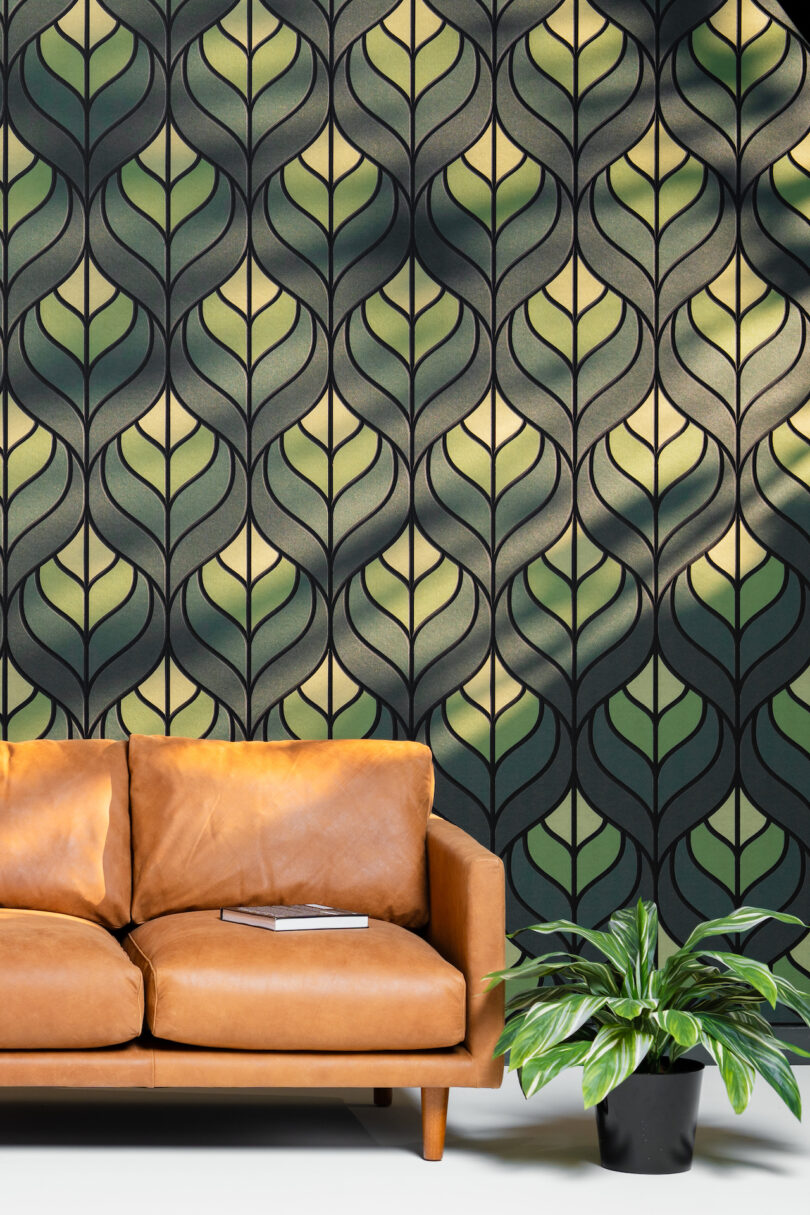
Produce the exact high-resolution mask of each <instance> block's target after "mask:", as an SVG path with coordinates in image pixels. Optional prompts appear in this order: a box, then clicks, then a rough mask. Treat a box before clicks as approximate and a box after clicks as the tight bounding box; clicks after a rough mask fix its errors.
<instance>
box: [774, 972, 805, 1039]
mask: <svg viewBox="0 0 810 1215" xmlns="http://www.w3.org/2000/svg"><path fill="white" fill-rule="evenodd" d="M773 981H774V983H775V984H776V998H777V999H778V1000H779V1003H780V1004H784V1005H785V1007H786V1008H791V1009H793V1011H794V1012H795V1013H798V1014H799V1016H800V1017H801V1019H802V1020H803V1021H804V1023H805V1025H808V1026H810V995H808V994H807V992H804V991H799V989H798V987H794V986H793V984H792V983H789V982H788V980H787V979H783V978H782V977H781V976H780V975H773Z"/></svg>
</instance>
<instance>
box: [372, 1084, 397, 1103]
mask: <svg viewBox="0 0 810 1215" xmlns="http://www.w3.org/2000/svg"><path fill="white" fill-rule="evenodd" d="M393 1098H394V1090H393V1089H392V1088H375V1090H374V1104H375V1105H382V1106H385V1105H390V1104H391V1102H392V1100H393Z"/></svg>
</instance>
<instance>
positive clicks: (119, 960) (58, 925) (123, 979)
mask: <svg viewBox="0 0 810 1215" xmlns="http://www.w3.org/2000/svg"><path fill="white" fill-rule="evenodd" d="M142 1023H143V981H142V979H141V974H140V971H139V970H138V968H137V967H136V966H133V965H132V963H131V962H130V960H129V958H128V957H127V955H126V954H125V953H124V951H123V949H122V948H121V946H120V945H119V944H118V942H117V941H116V939H115V937H113V936H112V935H111V934H110V933H109V932H107V930H106V929H104V928H102V927H101V926H100V925H98V924H93V923H91V922H90V921H89V920H80V919H77V918H76V917H74V916H69V915H61V914H59V913H56V912H48V911H27V910H26V911H17V910H13V909H11V908H7V907H3V908H0V1050H36V1049H42V1050H47V1049H54V1050H82V1049H85V1048H87V1047H93V1046H113V1045H115V1044H117V1043H121V1042H128V1041H129V1040H130V1039H131V1038H137V1037H138V1035H139V1033H140V1032H141V1026H142Z"/></svg>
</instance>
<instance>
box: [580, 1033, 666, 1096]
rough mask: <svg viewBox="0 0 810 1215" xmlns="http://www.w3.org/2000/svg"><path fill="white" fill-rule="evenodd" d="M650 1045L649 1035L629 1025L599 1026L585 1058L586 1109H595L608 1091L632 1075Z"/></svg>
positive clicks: (583, 1075) (583, 1085)
mask: <svg viewBox="0 0 810 1215" xmlns="http://www.w3.org/2000/svg"><path fill="white" fill-rule="evenodd" d="M651 1045H652V1035H651V1034H642V1033H639V1030H636V1029H633V1027H631V1025H602V1027H601V1029H600V1030H599V1033H597V1034H596V1036H595V1039H594V1041H593V1044H591V1047H590V1050H589V1051H588V1056H587V1057H585V1062H584V1067H583V1073H582V1095H583V1097H584V1101H585V1109H589V1108H590V1107H591V1106H595V1104H596V1103H597V1102H600V1101H601V1100H602V1097H605V1096H606V1095H607V1093H608V1092H610V1091H611V1089H614V1087H616V1086H617V1085H618V1084H621V1083H622V1080H627V1078H628V1075H630V1074H631V1073H633V1072H635V1069H636V1068H638V1066H639V1063H640V1062H641V1059H642V1058H644V1056H645V1055H646V1053H647V1051H648V1050H650V1047H651Z"/></svg>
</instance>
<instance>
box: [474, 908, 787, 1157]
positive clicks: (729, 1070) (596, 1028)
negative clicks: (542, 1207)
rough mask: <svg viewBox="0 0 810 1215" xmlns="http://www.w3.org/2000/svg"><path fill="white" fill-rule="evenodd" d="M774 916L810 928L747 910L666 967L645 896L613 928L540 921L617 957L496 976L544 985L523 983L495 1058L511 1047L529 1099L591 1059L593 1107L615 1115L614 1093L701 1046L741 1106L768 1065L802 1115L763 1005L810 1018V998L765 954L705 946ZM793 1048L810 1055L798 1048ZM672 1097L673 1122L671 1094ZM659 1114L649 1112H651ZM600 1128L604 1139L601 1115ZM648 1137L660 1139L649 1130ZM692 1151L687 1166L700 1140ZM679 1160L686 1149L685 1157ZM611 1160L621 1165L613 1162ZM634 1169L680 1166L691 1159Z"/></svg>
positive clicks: (586, 1072)
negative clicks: (762, 958) (659, 960)
mask: <svg viewBox="0 0 810 1215" xmlns="http://www.w3.org/2000/svg"><path fill="white" fill-rule="evenodd" d="M767 919H776V920H781V921H782V922H783V923H786V924H796V925H799V926H802V927H804V925H803V924H802V921H801V920H799V919H797V918H796V916H792V915H786V914H784V913H782V912H774V911H768V910H764V909H762V908H758V907H740V908H739V909H738V910H736V911H733V912H731V913H730V914H729V915H727V916H723V917H722V918H721V919H716V920H708V921H706V922H705V923H702V924H698V926H697V927H696V928H695V929H694V931H693V932H692V933H691V935H690V936H689V938H688V939H687V941H686V942H685V943H684V945H683V946H682V947H681V948H680V949H678V950H677V952H675V953H674V954H672V955H671V956H670V957H669V958H667V960H666V961H665V962H664V964H663V965H662V966H661V967H660V968H659V967H656V965H655V957H656V947H657V941H658V912H657V909H656V906H655V904H654V903H651V902H644V901H642V900H639V902H638V903H637V904H636V906H635V907H628V908H625V909H624V910H622V911H617V912H616V913H615V914H614V915H613V916H612V918H611V920H610V923H609V931H608V932H599V931H596V930H590V929H586V928H580V927H579V925H577V924H574V923H572V922H570V921H568V920H554V921H551V922H549V923H545V924H535V925H533V926H532V927H531V928H530V929H529V930H528V931H531V932H537V933H541V934H548V933H568V934H571V935H573V936H578V937H581V938H582V939H583V940H585V941H588V942H590V944H591V945H592V946H594V947H595V949H596V950H598V952H599V953H600V954H602V956H603V958H604V959H605V960H604V961H599V962H596V961H590V960H587V959H585V958H581V957H579V956H577V955H574V954H571V953H565V952H561V951H555V952H554V953H548V954H543V955H542V956H541V957H537V958H532V959H529V960H526V961H524V962H522V963H520V964H519V965H517V966H513V967H510V968H509V969H507V970H502V971H496V972H494V973H493V974H490V975H487V976H486V977H487V978H488V979H490V980H491V982H490V987H494V986H495V985H497V984H498V983H501V982H504V983H509V982H512V981H515V980H520V981H521V983H522V984H523V985H525V982H526V980H534V981H536V982H538V983H540V984H543V985H541V986H536V987H532V988H531V989H529V990H521V991H519V992H518V993H517V994H516V995H514V996H512V997H511V999H509V1000H508V1001H507V1004H506V1018H507V1020H506V1026H505V1028H504V1031H503V1033H502V1034H501V1037H500V1039H499V1041H498V1043H497V1045H496V1047H495V1054H496V1055H502V1054H506V1053H507V1052H508V1053H509V1070H510V1071H515V1070H517V1071H518V1073H519V1076H520V1083H521V1087H522V1089H523V1092H524V1093H525V1095H526V1096H527V1097H529V1096H531V1095H532V1094H533V1093H536V1092H537V1091H538V1090H539V1089H540V1088H542V1087H543V1085H545V1084H547V1083H548V1082H549V1081H550V1080H552V1079H553V1078H554V1077H555V1076H556V1075H558V1074H559V1073H560V1072H562V1071H563V1070H565V1069H566V1068H569V1067H576V1066H580V1065H581V1066H582V1068H583V1076H582V1091H583V1096H584V1099H585V1107H586V1109H587V1108H589V1107H591V1106H597V1116H598V1117H599V1115H600V1113H601V1114H603V1115H604V1114H605V1113H606V1111H607V1107H608V1103H607V1102H606V1098H607V1096H608V1094H609V1093H612V1092H613V1091H614V1090H616V1089H617V1088H618V1086H620V1085H623V1084H624V1082H625V1081H628V1080H629V1079H630V1078H631V1077H633V1076H668V1075H677V1074H682V1073H683V1072H685V1071H687V1070H690V1069H691V1070H695V1069H696V1068H698V1067H699V1066H700V1065H698V1064H694V1063H691V1064H689V1063H688V1062H687V1061H685V1060H684V1061H682V1060H681V1057H682V1056H683V1055H685V1054H686V1052H687V1051H689V1050H690V1049H691V1048H692V1047H694V1046H698V1045H701V1046H703V1047H705V1049H706V1050H707V1051H708V1052H709V1054H710V1055H711V1056H712V1058H713V1059H714V1061H715V1062H716V1063H717V1066H718V1068H719V1071H720V1075H721V1076H722V1079H723V1083H724V1084H725V1087H726V1092H727V1093H728V1096H729V1100H730V1101H731V1105H732V1107H733V1109H734V1111H735V1113H738V1114H739V1113H742V1111H743V1110H744V1109H745V1107H746V1105H747V1104H748V1100H749V1098H750V1096H751V1091H752V1088H753V1084H754V1078H755V1075H756V1073H759V1075H761V1076H762V1077H763V1078H764V1079H765V1080H766V1081H767V1082H768V1084H770V1085H771V1086H772V1088H774V1089H775V1090H776V1092H777V1093H778V1094H779V1096H780V1097H781V1098H782V1099H783V1100H784V1101H785V1103H786V1104H787V1106H788V1107H789V1108H790V1110H791V1111H792V1112H793V1113H794V1114H795V1115H796V1117H797V1118H800V1117H801V1098H800V1095H799V1089H798V1086H797V1084H796V1079H795V1077H794V1075H793V1072H792V1070H791V1067H790V1064H789V1062H788V1060H787V1058H786V1057H785V1053H784V1050H785V1044H784V1043H782V1042H780V1041H779V1040H778V1039H777V1038H776V1037H775V1036H774V1034H773V1031H772V1029H771V1027H770V1025H769V1024H768V1022H767V1021H766V1020H765V1018H764V1017H763V1016H762V1013H761V1011H760V1010H761V1006H762V1004H763V1002H767V1003H768V1004H769V1005H770V1006H771V1007H772V1008H773V1007H775V1006H776V1004H777V1003H781V1004H783V1005H785V1006H786V1007H788V1008H789V1009H791V1010H792V1011H793V1012H795V1013H797V1014H798V1015H799V1016H800V1017H801V1019H802V1020H803V1021H804V1022H805V1023H806V1024H807V1025H808V1026H810V996H809V995H807V994H806V993H804V992H801V991H799V990H798V989H797V988H796V987H794V986H793V984H792V983H789V982H788V981H787V980H786V979H783V978H781V977H780V976H778V975H774V974H773V973H772V972H771V970H770V968H769V967H768V966H766V965H765V964H764V963H763V962H758V961H755V960H753V959H750V958H746V957H744V956H742V955H741V954H738V953H729V952H727V951H725V950H715V949H705V948H703V947H701V944H700V943H701V942H702V941H704V940H705V939H706V938H707V937H716V936H719V935H721V934H728V933H740V932H745V931H747V930H749V929H751V928H753V927H755V926H756V925H757V924H760V923H762V921H764V920H767ZM522 931H527V930H525V929H524V930H522ZM512 935H513V936H515V935H517V934H515V933H513V934H512ZM549 980H550V982H549ZM789 1049H790V1050H793V1051H795V1053H797V1054H801V1055H805V1056H807V1057H808V1058H810V1055H808V1052H806V1051H803V1050H800V1049H799V1048H798V1047H793V1046H790V1047H789ZM698 1085H699V1076H698ZM650 1087H651V1086H650V1085H648V1086H647V1088H648V1089H650ZM671 1091H672V1090H670V1092H671ZM697 1091H699V1090H696V1094H695V1096H694V1113H695V1115H696V1111H697ZM644 1100H645V1101H646V1100H647V1098H646V1097H645V1099H644ZM661 1101H662V1102H663V1104H664V1115H663V1118H664V1122H666V1119H667V1113H666V1107H667V1104H668V1103H669V1105H670V1106H671V1099H670V1098H667V1097H662V1098H661ZM687 1104H688V1103H687ZM670 1112H671V1111H670ZM652 1116H653V1115H652V1114H650V1113H649V1111H648V1113H647V1114H645V1115H644V1117H652ZM599 1126H600V1143H601V1130H602V1123H601V1122H600V1123H599ZM622 1134H623V1135H624V1134H625V1131H624V1130H623V1131H622ZM643 1134H645V1135H647V1136H648V1137H649V1136H652V1137H653V1138H654V1137H655V1133H654V1132H653V1131H651V1130H650V1127H649V1126H648V1127H645V1129H644V1132H643ZM691 1134H692V1137H693V1136H694V1121H693V1123H692V1129H691ZM687 1156H688V1159H687V1162H686V1165H685V1167H686V1168H688V1167H689V1162H690V1161H691V1145H690V1147H689V1151H688V1153H687ZM679 1159H680V1160H683V1159H686V1157H684V1155H683V1153H682V1154H681V1156H680V1157H679ZM604 1163H606V1161H605V1158H604V1151H603V1164H604ZM607 1167H621V1166H620V1165H616V1164H610V1163H607ZM625 1171H650V1172H674V1171H681V1166H678V1167H671V1168H670V1167H662V1168H656V1167H651V1168H630V1169H627V1170H625Z"/></svg>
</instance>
